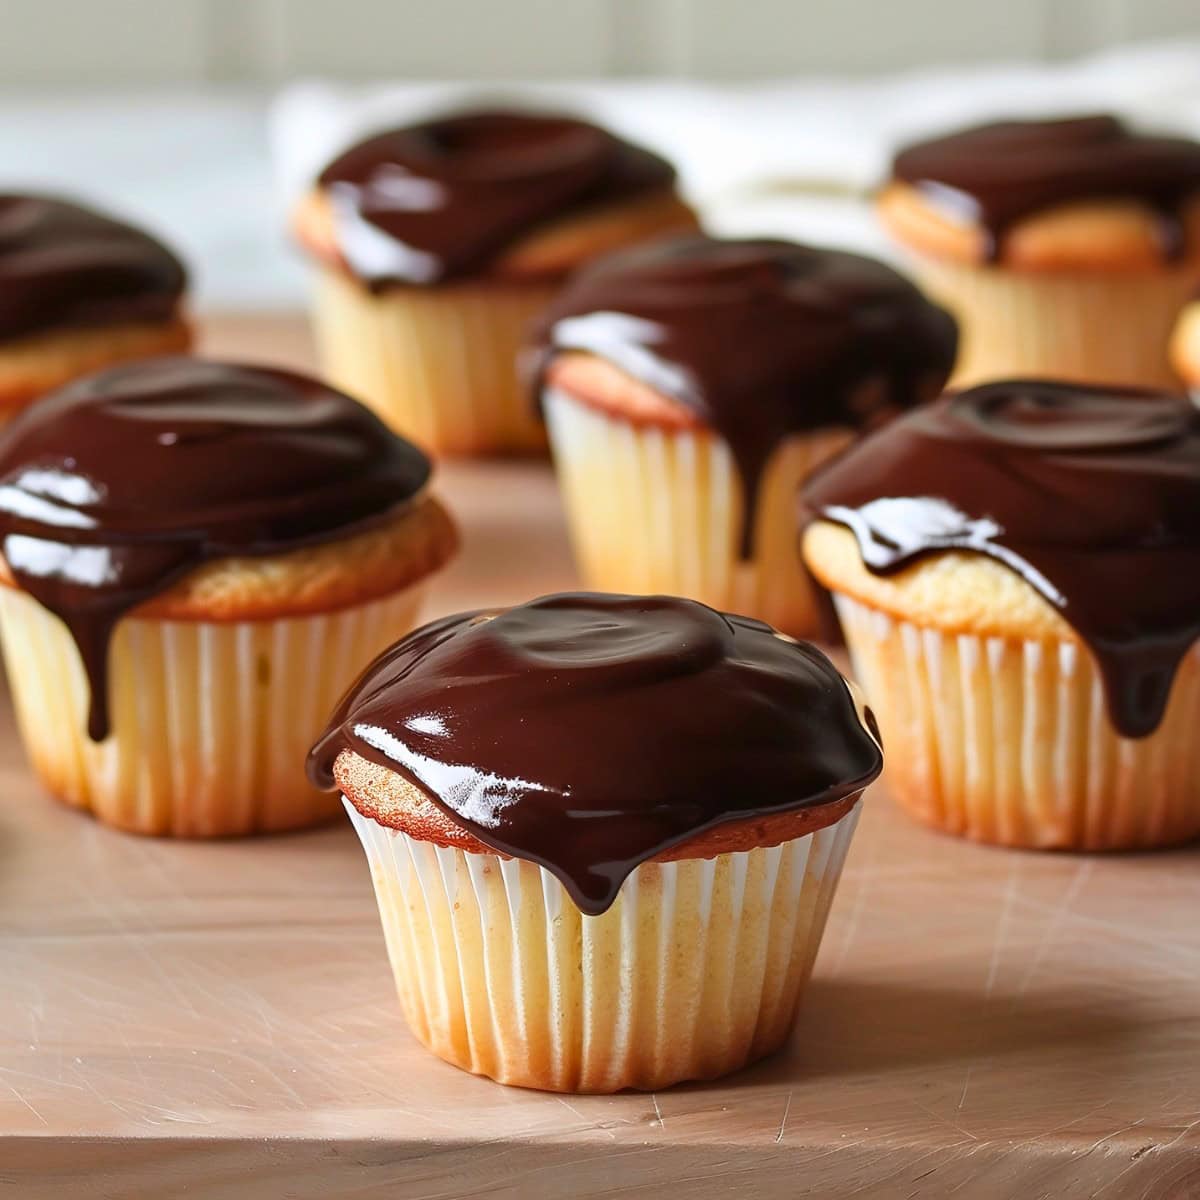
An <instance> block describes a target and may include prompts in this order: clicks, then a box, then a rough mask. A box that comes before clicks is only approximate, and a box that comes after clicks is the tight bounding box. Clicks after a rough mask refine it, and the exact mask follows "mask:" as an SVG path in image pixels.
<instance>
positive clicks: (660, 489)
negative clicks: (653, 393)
mask: <svg viewBox="0 0 1200 1200" xmlns="http://www.w3.org/2000/svg"><path fill="white" fill-rule="evenodd" d="M543 403H544V407H545V412H546V422H547V425H548V427H549V430H550V440H551V445H552V448H553V453H554V462H555V467H556V469H557V471H558V476H559V479H560V481H561V484H562V489H563V496H564V500H565V503H566V508H567V517H568V523H569V525H570V531H571V538H572V543H573V545H574V549H575V556H576V558H577V560H578V562H579V566H580V570H581V572H582V574H583V576H584V578H585V580H586V581H587V583H588V585H589V586H590V587H593V588H596V589H599V590H603V591H612V592H630V593H634V594H651V593H664V594H668V595H676V596H686V597H688V598H689V599H693V600H699V601H701V602H702V603H704V604H708V605H710V606H711V607H712V608H716V609H719V610H722V611H725V612H737V613H744V614H745V615H747V616H752V617H757V618H759V619H760V620H762V621H766V622H767V623H768V624H769V625H773V626H775V628H776V629H781V630H783V631H784V632H785V633H788V634H791V635H792V636H793V637H812V636H814V635H816V634H818V633H819V632H820V630H821V622H820V617H819V610H818V606H817V597H816V592H815V589H814V585H813V583H812V581H811V580H810V578H809V576H808V573H807V571H806V570H805V568H804V565H803V563H802V561H801V558H800V546H799V532H798V527H797V510H796V505H797V500H796V497H797V494H798V492H799V488H800V485H801V483H802V482H803V481H804V480H805V479H806V478H807V477H808V476H809V475H810V474H811V473H812V472H813V471H814V470H816V468H817V467H818V466H819V465H820V464H821V463H822V462H824V461H825V460H826V459H828V458H830V457H832V456H833V455H834V454H836V453H837V452H838V451H839V450H841V449H843V448H844V447H845V446H846V445H847V444H848V443H849V442H850V440H851V436H852V435H851V434H850V431H849V430H823V431H820V432H817V433H813V434H810V435H807V436H797V437H793V438H790V439H788V440H787V441H786V442H785V443H784V444H783V445H782V446H781V448H780V449H779V451H778V452H777V453H776V455H775V457H774V458H773V459H772V461H771V463H770V465H769V467H768V468H767V471H766V472H765V474H764V476H763V480H762V484H761V490H760V493H759V497H758V512H757V521H756V524H755V529H754V556H753V558H751V559H749V560H743V559H741V558H740V557H739V554H738V540H739V535H740V529H741V513H742V499H741V484H740V481H739V477H738V472H737V465H736V463H735V462H734V460H733V455H732V454H731V453H730V451H729V447H728V446H727V445H726V443H725V442H724V440H723V439H721V438H720V437H718V436H717V435H715V434H714V433H712V432H710V431H708V430H705V429H700V430H693V429H662V428H659V427H657V426H645V425H636V424H633V423H631V422H629V421H626V420H622V419H621V418H620V417H616V416H611V415H609V414H608V413H606V412H602V411H600V410H599V409H596V408H594V407H592V406H591V405H588V404H584V403H582V402H580V401H578V400H576V399H574V398H573V397H571V396H569V395H567V394H566V393H565V392H563V391H561V390H558V389H551V390H550V391H548V392H547V394H546V395H545V397H544V400H543Z"/></svg>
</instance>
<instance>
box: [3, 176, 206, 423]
mask: <svg viewBox="0 0 1200 1200" xmlns="http://www.w3.org/2000/svg"><path fill="white" fill-rule="evenodd" d="M185 284H186V277H185V273H184V269H183V266H182V264H181V263H180V262H179V260H178V259H177V258H176V257H175V255H174V254H172V253H171V251H170V250H168V249H167V248H166V247H165V246H164V245H162V243H161V242H158V241H156V240H155V239H154V238H152V237H151V236H150V235H149V234H147V233H144V232H142V230H140V229H136V228H134V227H133V226H131V225H126V224H125V223H124V222H122V221H118V220H115V219H114V218H112V217H109V216H105V215H104V214H103V213H98V212H95V211H93V210H91V209H88V208H84V207H82V206H81V205H78V204H73V203H71V202H70V201H68V200H63V199H60V198H58V197H55V196H39V195H14V194H7V195H0V420H5V419H7V418H9V417H11V416H12V414H13V413H14V412H17V411H18V410H20V409H21V408H23V407H25V405H27V404H29V403H30V402H31V401H33V400H36V399H37V398H38V397H39V396H41V395H44V394H45V393H46V392H49V391H53V390H54V389H55V388H57V387H60V386H62V385H63V384H65V383H68V382H69V381H70V380H72V379H75V378H77V377H78V376H80V375H85V374H87V373H88V372H90V371H94V370H98V369H99V368H101V367H105V366H108V365H110V364H112V363H117V362H121V361H123V360H127V359H133V358H147V357H149V356H151V355H155V354H171V353H174V352H176V351H180V350H186V349H187V348H188V346H189V344H190V341H191V333H190V330H189V328H188V325H187V322H186V321H185V320H184V317H183V314H182V301H183V292H184V287H185Z"/></svg>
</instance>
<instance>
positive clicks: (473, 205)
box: [318, 111, 675, 290]
mask: <svg viewBox="0 0 1200 1200" xmlns="http://www.w3.org/2000/svg"><path fill="white" fill-rule="evenodd" d="M674 179H675V172H674V170H673V168H672V167H671V166H670V165H669V164H668V163H667V162H666V161H664V160H663V159H661V158H659V157H658V156H657V155H655V154H652V153H651V152H650V151H648V150H644V149H642V148H641V147H639V146H634V145H631V144H630V143H628V142H624V141H622V140H621V139H620V138H617V137H615V136H614V135H613V134H611V133H608V132H606V131H605V130H603V129H600V128H598V127H597V126H595V125H591V124H589V123H588V122H586V121H580V120H576V119H573V118H571V117H566V116H557V115H548V114H536V113H517V112H499V111H497V112H488V111H482V112H466V113H459V114H456V115H452V116H445V117H441V118H438V119H436V120H431V121H425V122H422V123H421V124H418V125H409V126H406V127H405V128H403V129H393V130H390V131H388V132H386V133H380V134H377V135H376V136H374V137H371V138H368V139H367V140H366V141H364V142H360V143H359V144H358V145H356V146H353V147H351V149H349V150H347V151H346V152H345V153H344V154H342V155H341V156H340V157H339V158H337V159H335V160H334V161H333V162H332V163H330V164H329V166H327V167H326V168H325V170H324V171H322V173H321V175H320V178H319V180H318V182H319V183H320V185H321V186H322V187H323V188H325V189H326V191H327V193H328V195H329V197H330V199H331V202H332V204H333V208H334V220H335V222H336V226H337V230H338V235H339V245H340V248H341V251H342V255H343V257H344V258H345V259H346V262H347V265H348V266H349V267H350V269H351V270H352V271H353V272H354V273H355V274H356V275H357V276H359V277H360V278H361V279H363V280H364V281H365V282H366V283H368V284H369V285H370V286H371V287H372V288H373V289H376V290H380V289H383V288H386V287H388V286H390V285H395V284H432V283H441V282H443V281H445V280H447V279H451V278H453V277H455V276H462V275H467V274H471V273H475V272H478V271H480V270H483V269H485V268H486V267H487V266H488V264H489V262H490V260H491V259H492V258H494V257H495V256H496V255H498V254H500V253H501V252H502V251H504V250H505V249H507V248H508V247H509V246H510V245H511V244H512V243H513V242H515V241H517V240H518V239H519V238H521V237H522V236H524V235H525V234H527V233H530V232H531V231H533V230H534V229H536V228H537V227H538V226H539V225H541V224H543V223H545V222H548V221H552V220H555V219H557V218H560V217H564V216H567V215H570V214H572V213H576V212H580V211H582V210H585V209H588V208H591V207H594V206H598V205H603V204H608V203H614V202H620V201H623V200H627V199H631V198H633V197H635V196H638V195H641V194H643V193H646V192H650V191H653V190H656V189H660V188H666V187H668V186H670V185H671V184H672V183H673V181H674Z"/></svg>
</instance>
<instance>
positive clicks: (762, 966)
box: [346, 801, 861, 1093]
mask: <svg viewBox="0 0 1200 1200" xmlns="http://www.w3.org/2000/svg"><path fill="white" fill-rule="evenodd" d="M860 807H861V805H860V804H856V805H855V806H854V808H853V809H852V810H851V811H850V812H849V813H847V814H846V815H845V816H844V817H842V818H841V820H839V821H837V822H835V823H834V824H832V825H829V826H827V827H825V828H824V829H820V830H817V831H816V832H815V833H811V834H809V835H807V836H805V837H802V838H797V839H795V840H793V841H790V842H785V843H784V844H782V845H779V846H773V847H769V848H763V849H757V850H752V851H749V852H745V853H737V854H722V855H719V856H718V857H716V858H713V859H684V860H680V861H676V862H669V863H644V864H643V865H642V866H640V867H638V868H637V869H636V870H635V871H634V872H633V874H632V875H631V876H630V877H629V878H628V880H626V882H625V884H624V886H623V887H622V888H621V891H620V894H619V896H618V898H617V901H616V903H615V904H614V905H613V906H612V908H610V909H609V910H608V911H607V912H605V913H604V914H602V915H601V916H599V917H590V916H585V915H583V914H581V913H580V912H579V910H578V909H577V908H576V907H575V905H574V904H573V903H572V901H571V899H570V897H569V896H568V895H567V893H566V891H565V890H564V888H563V886H562V884H560V883H559V882H558V880H557V879H556V878H555V877H554V876H553V875H551V874H550V873H549V872H548V871H545V870H544V869H542V868H541V867H538V866H536V865H535V864H533V863H530V862H523V861H518V860H515V859H506V858H502V857H500V856H499V855H494V854H474V853H468V852H465V851H462V850H457V849H452V848H447V847H440V846H436V845H434V844H432V843H430V842H423V841H417V840H415V839H413V838H410V837H409V836H408V835H406V834H404V833H401V832H398V831H396V830H393V829H390V828H388V827H387V826H384V825H381V824H379V823H377V822H376V821H374V820H372V819H371V818H369V817H365V816H363V815H361V814H360V813H359V812H358V811H357V810H356V809H355V808H354V806H353V805H352V804H350V803H349V802H348V801H347V802H346V809H347V811H348V812H349V814H350V818H351V820H352V821H353V823H354V827H355V829H356V830H357V832H358V835H359V837H360V838H361V839H362V843H363V847H364V849H365V851H366V854H367V859H368V862H369V863H370V866H371V875H372V878H373V880H374V883H375V894H376V898H377V899H378V901H379V909H380V915H381V917H382V921H383V929H384V934H385V937H386V940H387V947H388V956H389V959H390V961H391V965H392V970H393V973H394V975H395V979H396V986H397V989H398V992H399V996H400V1003H401V1007H402V1009H403V1010H404V1015H405V1017H406V1018H407V1020H408V1023H409V1025H410V1026H411V1028H412V1031H413V1033H414V1034H415V1035H416V1037H417V1038H418V1039H419V1040H420V1041H421V1042H422V1043H423V1044H424V1045H425V1046H427V1047H428V1048H429V1049H430V1050H432V1051H433V1052H434V1053H435V1054H437V1055H438V1056H439V1057H441V1058H443V1059H445V1060H446V1061H447V1062H449V1063H452V1064H453V1065H455V1066H457V1067H461V1068H462V1069H464V1070H467V1071H472V1072H474V1073H476V1074H480V1075H488V1076H490V1077H491V1078H493V1079H496V1080H498V1081H499V1082H501V1083H506V1084H513V1085H517V1086H520V1087H531V1088H540V1089H543V1090H546V1091H557V1092H600V1093H608V1092H616V1091H619V1090H621V1089H622V1088H640V1089H644V1090H651V1089H656V1088H662V1087H667V1086H669V1085H670V1084H673V1083H678V1082H680V1081H681V1080H685V1079H710V1078H713V1077H715V1076H718V1075H723V1074H726V1073H727V1072H729V1071H733V1070H736V1069H737V1068H739V1067H741V1066H743V1065H745V1064H747V1063H749V1062H752V1061H754V1060H755V1059H757V1058H761V1057H762V1056H764V1055H766V1054H769V1053H771V1051H773V1050H775V1049H777V1048H778V1047H779V1046H780V1045H781V1044H782V1043H783V1041H784V1040H785V1039H786V1038H787V1036H788V1033H789V1032H790V1030H791V1028H792V1025H793V1022H794V1019H795V1014H796V1007H797V1003H798V1000H799V997H800V992H801V989H802V987H803V985H804V983H805V981H806V980H807V979H808V976H809V973H810V972H811V970H812V965H813V960H814V958H815V957H816V953H817V948H818V946H819V944H820V940H821V934H822V932H823V930H824V927H825V919H826V916H827V914H828V912H829V906H830V903H831V902H832V900H833V894H834V891H835V889H836V886H837V882H838V879H839V877H840V874H841V869H842V864H843V862H844V860H845V856H846V850H847V847H848V846H849V843H850V838H851V835H852V834H853V831H854V826H855V824H856V822H857V820H858V813H859V809H860Z"/></svg>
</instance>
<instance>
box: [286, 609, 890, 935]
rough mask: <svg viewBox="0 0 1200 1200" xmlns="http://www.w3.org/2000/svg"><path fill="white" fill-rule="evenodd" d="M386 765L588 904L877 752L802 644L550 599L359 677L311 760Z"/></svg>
mask: <svg viewBox="0 0 1200 1200" xmlns="http://www.w3.org/2000/svg"><path fill="white" fill-rule="evenodd" d="M343 750H352V751H353V752H354V753H356V754H359V755H361V756H362V757H363V758H366V759H369V760H370V761H372V762H375V763H379V764H381V765H383V766H385V767H388V768H390V769H391V770H393V771H396V772H397V773H398V774H400V775H401V776H403V777H404V778H405V779H407V780H408V781H409V782H411V783H412V784H414V785H415V786H416V787H418V788H419V789H420V790H421V791H422V792H424V793H425V794H427V795H428V796H430V797H431V798H432V799H433V800H434V801H435V802H436V803H437V804H438V805H439V807H441V808H442V809H443V810H444V811H445V812H446V813H447V814H448V815H449V816H450V817H452V818H453V819H454V820H455V821H456V822H457V823H458V824H460V825H461V826H463V828H465V829H466V830H468V831H469V832H470V833H471V834H473V835H474V836H475V837H477V838H478V839H479V840H480V841H481V842H484V843H485V844H486V845H488V846H491V847H493V848H494V849H496V850H498V851H500V852H501V853H503V854H508V855H511V856H513V857H516V858H521V859H528V860H531V861H533V862H536V863H539V864H541V865H542V866H544V867H545V868H546V869H547V870H549V871H551V872H553V873H554V875H556V876H557V877H558V878H559V879H560V880H561V881H562V883H563V885H564V886H565V887H566V888H567V890H568V892H569V893H570V894H571V896H572V898H573V899H574V901H575V903H576V904H577V905H578V907H579V908H580V909H581V910H582V911H583V912H585V913H592V914H597V913H601V912H603V911H604V910H605V909H607V908H608V907H609V906H610V905H611V904H612V902H613V901H614V900H615V899H616V895H617V892H618V891H619V889H620V887H621V884H622V883H623V882H624V880H625V879H626V877H627V876H628V875H629V873H630V872H631V871H633V869H634V868H635V867H636V866H637V865H638V864H639V863H642V862H644V861H646V860H647V859H650V858H653V857H654V856H655V855H656V854H659V853H661V852H663V851H664V850H667V849H669V848H670V847H672V846H675V845H678V844H679V843H681V842H684V841H686V840H688V839H689V838H691V837H693V836H694V835H696V834H699V833H702V832H704V831H705V830H708V829H711V828H713V827H715V826H718V825H721V824H723V823H724V822H727V821H738V820H750V819H754V818H760V817H763V816H765V815H767V814H771V813H779V812H787V811H790V810H795V809H800V808H805V807H810V806H816V805H824V804H831V803H835V802H837V801H839V800H842V799H845V798H846V797H848V796H851V795H853V794H855V793H856V792H859V791H861V790H862V789H863V788H864V787H866V786H867V784H868V783H870V782H871V780H873V779H874V778H875V777H876V775H878V774H879V771H880V768H881V766H882V756H881V753H880V749H879V746H878V744H877V743H876V741H875V739H874V738H873V737H872V736H871V734H870V733H869V732H868V730H867V729H866V728H864V726H863V724H862V722H861V721H860V719H859V717H858V713H857V711H856V709H855V706H854V701H853V699H852V698H851V695H850V692H849V690H848V689H847V687H846V684H845V681H844V680H843V679H842V678H841V676H840V675H839V674H838V672H837V671H836V669H835V668H834V667H833V665H832V663H830V662H829V660H828V659H827V658H826V657H825V656H824V655H823V654H821V652H820V651H819V650H817V649H815V648H814V647H812V646H809V645H806V644H804V643H797V642H793V641H791V640H789V639H784V638H781V637H779V636H777V635H775V634H774V633H773V631H772V630H771V629H770V627H769V626H767V625H763V624H761V623H760V622H758V621H753V620H750V619H749V618H747V617H735V616H728V615H722V614H721V613H718V612H715V611H714V610H713V609H710V608H706V607H705V606H704V605H701V604H696V603H694V602H692V601H689V600H676V599H672V598H669V597H662V596H655V597H635V596H605V595H591V594H577V595H560V596H546V597H543V598H542V599H540V600H534V601H532V602H531V603H529V604H524V605H521V606H519V607H517V608H511V609H507V610H503V611H500V612H498V613H494V614H488V613H464V614H460V615H458V616H453V617H446V618H445V619H443V620H441V621H436V622H434V623H433V624H431V625H426V626H425V627H424V628H423V629H419V630H417V632H416V633H413V634H410V635H409V636H408V637H407V638H405V639H404V640H403V641H401V642H400V643H399V644H398V645H396V646H394V647H393V648H392V649H391V650H389V651H388V652H386V653H385V654H383V655H382V656H381V657H380V658H378V659H376V661H375V662H374V663H373V664H372V665H371V666H370V667H369V668H368V669H367V671H366V673H365V674H364V675H363V676H362V678H361V679H359V681H358V682H357V683H356V684H355V685H354V687H353V688H352V689H351V690H350V692H349V694H348V695H347V696H346V697H345V699H344V700H343V701H342V703H341V705H340V706H339V708H338V711H337V712H336V713H335V714H334V715H333V718H332V720H331V722H330V725H329V728H328V729H327V731H326V733H325V734H324V735H323V737H322V738H321V740H320V741H319V742H318V743H317V744H316V746H315V747H314V748H313V751H312V754H311V755H310V757H309V774H310V776H311V777H312V779H313V781H314V782H315V783H316V784H317V785H318V786H320V787H325V788H329V787H332V786H333V784H334V780H333V765H334V761H335V760H336V758H337V756H338V754H339V753H340V752H341V751H343Z"/></svg>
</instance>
